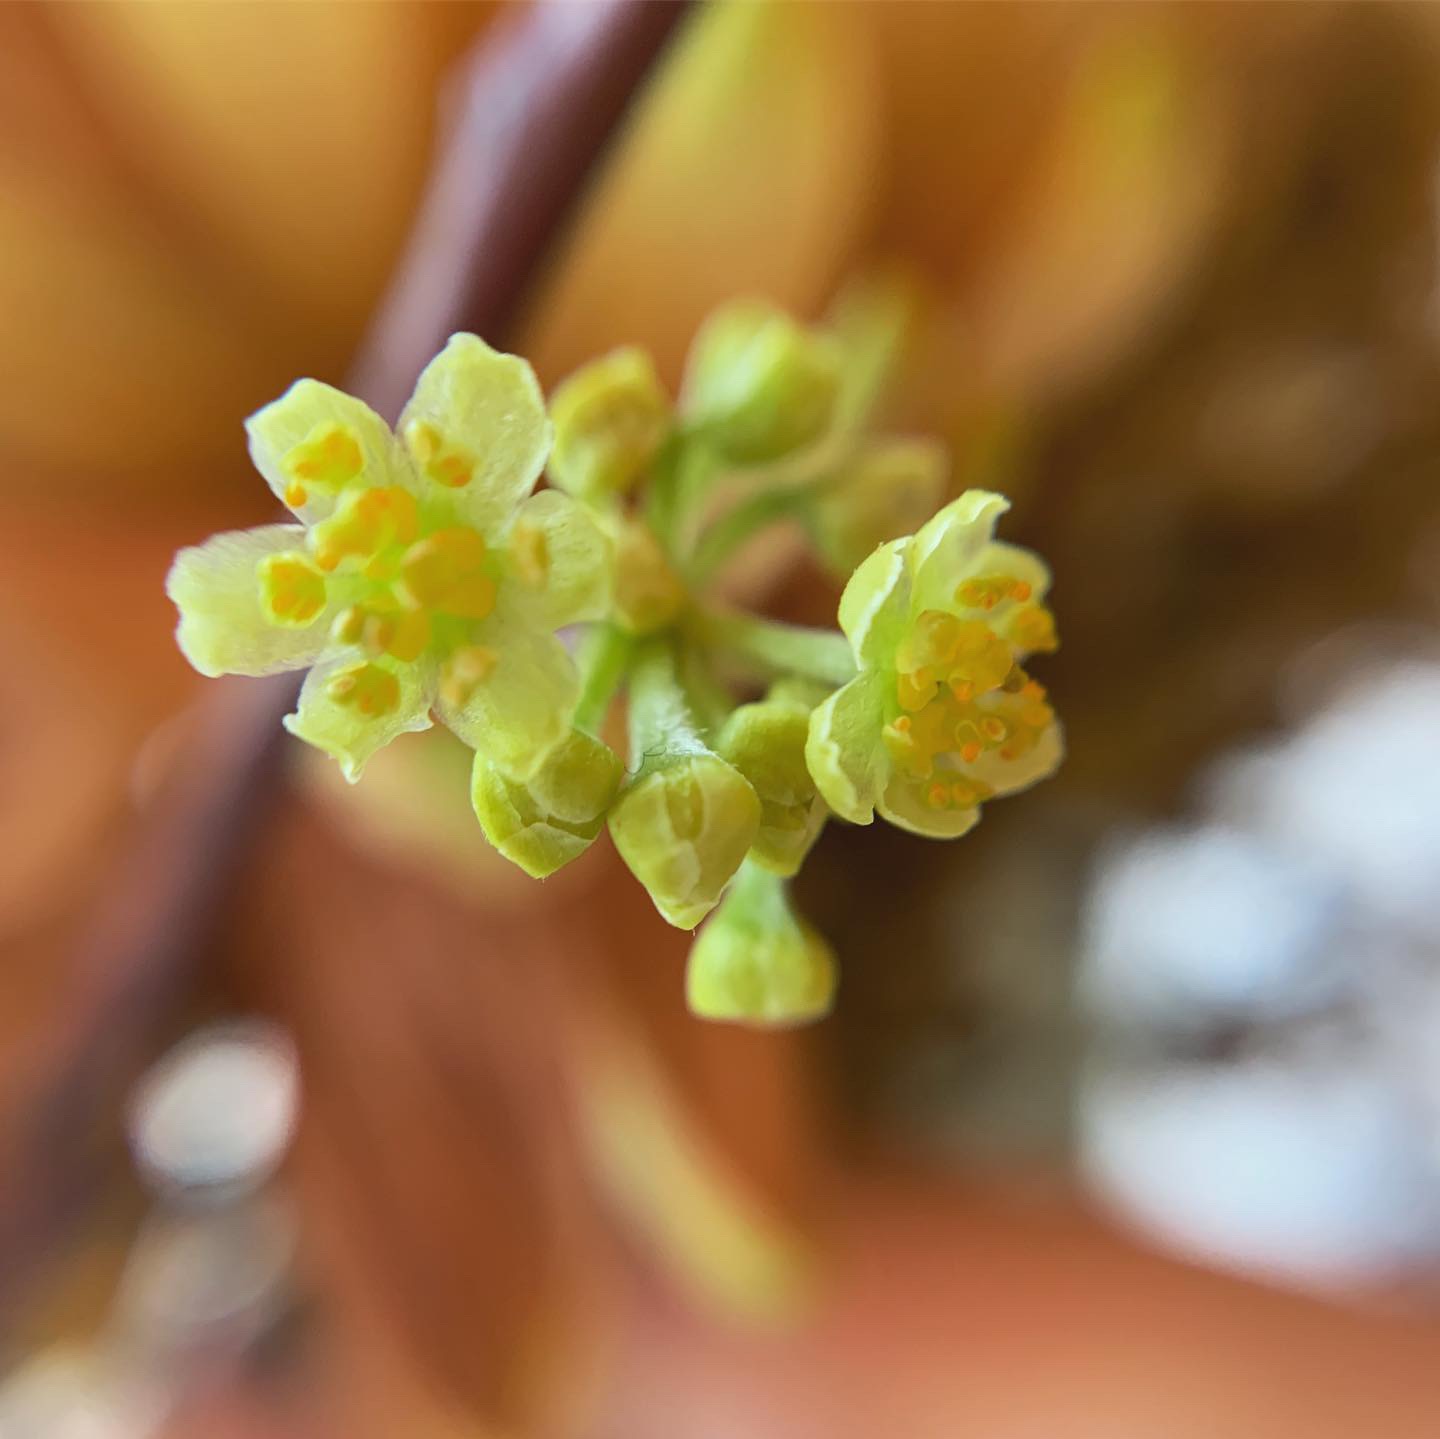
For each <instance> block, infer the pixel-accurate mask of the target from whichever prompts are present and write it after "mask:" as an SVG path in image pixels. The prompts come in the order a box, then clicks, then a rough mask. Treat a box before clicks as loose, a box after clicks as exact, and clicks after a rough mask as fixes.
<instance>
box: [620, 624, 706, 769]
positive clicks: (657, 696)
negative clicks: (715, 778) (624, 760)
mask: <svg viewBox="0 0 1440 1439" xmlns="http://www.w3.org/2000/svg"><path fill="white" fill-rule="evenodd" d="M629 724H630V765H631V768H632V769H639V770H641V771H644V770H647V769H650V768H652V767H653V764H654V762H655V761H657V760H659V759H662V758H665V757H667V756H670V755H677V754H704V753H707V752H708V749H709V747H708V746H707V745H706V743H705V741H704V738H703V737H702V736H701V733H700V727H699V725H698V724H697V723H696V720H695V714H694V711H693V710H692V709H691V707H690V701H689V698H688V696H687V695H686V693H685V687H684V684H683V683H682V682H681V679H680V672H679V668H678V664H677V657H676V653H675V646H674V644H673V643H672V642H671V641H669V640H666V639H663V638H656V639H647V640H642V641H640V643H639V644H638V645H636V647H635V659H634V663H633V664H632V665H631V667H630V707H629Z"/></svg>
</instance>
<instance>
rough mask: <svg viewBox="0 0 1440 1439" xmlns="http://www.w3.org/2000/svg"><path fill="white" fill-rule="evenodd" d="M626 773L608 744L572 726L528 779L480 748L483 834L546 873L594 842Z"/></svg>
mask: <svg viewBox="0 0 1440 1439" xmlns="http://www.w3.org/2000/svg"><path fill="white" fill-rule="evenodd" d="M624 773H625V767H624V765H623V764H622V763H621V762H620V757H619V756H618V755H617V754H616V753H615V752H614V751H613V750H612V749H610V747H609V746H608V745H605V744H602V743H601V741H599V740H598V739H594V738H592V737H591V736H590V735H588V734H585V733H583V732H582V731H580V730H572V731H571V732H570V735H569V737H568V738H567V739H564V740H562V741H561V742H560V743H559V744H558V745H557V746H556V747H555V748H554V749H553V750H552V751H551V752H550V753H549V754H548V755H547V756H546V758H545V760H544V761H543V762H542V763H541V765H540V768H539V769H538V770H537V771H536V772H535V773H534V774H533V775H532V776H531V777H530V778H529V779H528V780H515V779H512V778H511V777H510V776H508V775H507V774H505V773H504V772H503V771H502V770H500V769H499V768H497V767H496V766H495V765H494V764H492V763H491V762H490V761H489V760H488V759H486V758H485V756H484V755H482V754H477V755H476V756H475V768H474V770H473V771H472V775H471V786H470V798H471V803H472V804H473V805H474V807H475V816H476V818H477V819H478V820H479V821H480V827H481V828H482V829H483V830H484V831H485V837H486V839H488V840H489V841H490V843H491V844H493V845H494V846H495V848H496V849H498V850H499V851H500V853H501V854H503V855H504V856H505V858H506V859H508V860H511V861H512V862H513V863H515V864H518V865H519V866H520V868H521V869H523V870H524V871H525V873H526V874H528V875H531V876H533V877H534V878H535V879H544V878H545V877H546V876H547V875H551V874H554V873H555V871H556V870H557V869H559V868H560V867H561V866H562V865H566V864H569V863H570V861H571V860H572V859H575V858H577V857H578V856H579V855H581V854H583V853H584V852H585V851H586V850H587V849H588V848H589V847H590V845H591V844H592V843H594V841H595V839H596V838H597V836H598V835H599V833H600V831H601V829H602V828H603V827H604V824H605V812H606V811H607V810H608V809H609V807H610V802H611V800H613V799H614V797H615V792H616V790H617V789H619V787H620V781H621V779H622V778H623V777H624Z"/></svg>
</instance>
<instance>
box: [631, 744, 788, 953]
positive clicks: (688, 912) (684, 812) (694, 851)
mask: <svg viewBox="0 0 1440 1439" xmlns="http://www.w3.org/2000/svg"><path fill="white" fill-rule="evenodd" d="M759 825H760V801H759V800H758V799H757V798H756V796H755V791H754V790H753V789H751V787H750V785H749V783H748V782H747V781H746V780H745V778H744V777H743V776H742V775H741V774H740V773H739V771H738V770H736V769H735V768H734V767H733V766H732V765H729V764H727V763H726V762H725V761H724V760H723V759H721V758H719V756H717V755H714V754H711V753H709V752H708V751H701V752H699V753H696V754H679V755H667V756H665V757H663V758H661V759H660V760H658V761H657V762H656V763H655V764H654V765H653V766H652V767H650V768H649V769H648V770H642V771H641V774H640V775H639V777H638V778H637V779H636V780H634V781H633V782H632V783H631V784H630V786H629V787H628V788H627V789H625V790H624V791H623V792H622V793H621V795H620V798H619V799H617V800H616V801H615V805H614V807H613V808H612V809H611V811H610V837H611V838H612V839H613V840H614V841H615V848H616V849H617V850H619V852H620V857H621V859H623V860H624V861H625V863H626V864H627V865H628V866H629V867H630V872H631V873H632V874H633V875H634V876H635V878H636V879H638V880H639V881H640V883H641V884H643V885H644V886H645V888H646V889H647V890H648V891H649V892H650V898H651V899H653V900H654V901H655V908H656V909H658V910H659V911H660V913H661V914H662V915H664V916H665V918H666V919H667V920H668V921H669V922H670V923H671V924H673V925H674V926H675V927H676V928H677V929H694V928H695V926H696V925H697V924H699V923H700V921H701V920H702V919H704V918H705V916H706V915H707V914H709V913H710V911H711V910H712V909H713V908H714V907H715V905H716V904H717V903H718V901H719V899H720V896H721V894H722V893H723V892H724V889H725V886H726V885H727V884H729V882H730V880H731V878H732V877H733V876H734V874H735V871H736V870H737V869H739V867H740V862H741V861H742V860H743V859H744V858H745V853H746V851H747V850H748V849H749V848H750V846H751V844H752V843H753V842H754V839H755V834H756V831H757V829H758V828H759Z"/></svg>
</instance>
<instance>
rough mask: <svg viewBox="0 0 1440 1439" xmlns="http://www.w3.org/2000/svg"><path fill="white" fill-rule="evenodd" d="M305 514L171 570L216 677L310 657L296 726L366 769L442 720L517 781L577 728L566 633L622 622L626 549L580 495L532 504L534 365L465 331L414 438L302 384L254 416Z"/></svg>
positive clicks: (422, 390) (431, 376) (448, 352)
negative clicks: (583, 623) (608, 616)
mask: <svg viewBox="0 0 1440 1439" xmlns="http://www.w3.org/2000/svg"><path fill="white" fill-rule="evenodd" d="M246 429H247V431H248V433H249V437H250V454H251V456H252V458H253V459H254V462H255V466H256V468H257V469H258V470H259V471H260V473H261V474H262V475H264V477H265V479H266V480H267V481H268V482H269V484H270V487H271V488H272V489H273V490H274V491H275V493H276V495H277V496H279V498H280V499H281V501H282V502H283V503H284V504H285V505H286V506H287V507H288V508H289V509H290V510H291V511H292V512H293V514H294V515H295V517H296V519H297V520H298V521H299V523H298V524H277V525H266V526H263V527H261V528H259V529H254V530H245V531H239V532H234V533H230V534H222V535H217V536H215V537H214V538H213V539H211V540H209V541H208V542H207V543H205V544H203V545H199V546H197V547H195V548H192V549H186V550H182V551H181V552H180V554H179V555H178V556H177V557H176V560H175V564H174V566H173V567H172V569H171V571H170V575H169V578H168V580H167V585H166V588H167V591H168V593H169V595H170V597H171V599H173V600H174V602H175V604H176V605H177V607H178V608H179V611H180V624H179V628H178V630H177V637H178V640H179V643H180V647H181V649H182V650H183V651H184V652H185V655H186V657H187V658H188V659H189V661H190V663H191V664H193V665H194V666H195V668H196V669H198V670H199V671H200V672H201V673H202V674H207V675H219V674H243V675H262V674H270V673H274V672H276V671H280V670H295V669H306V668H308V669H309V671H310V673H309V674H308V675H307V677H306V679H305V683H304V686H303V688H302V690H301V693H300V702H299V705H298V706H297V708H296V711H295V713H294V714H292V715H289V716H287V717H286V720H285V724H286V727H287V728H288V729H289V730H290V731H291V733H292V734H295V735H298V736H299V737H300V738H301V739H304V740H307V741H309V742H310V743H311V744H314V745H316V746H318V747H319V748H320V749H322V750H325V751H326V752H327V753H329V754H331V755H333V756H334V757H335V758H336V759H338V760H339V761H340V763H341V766H342V767H343V769H344V771H345V775H346V777H347V778H348V779H350V780H354V779H356V778H358V777H359V774H360V771H361V769H362V768H363V766H364V764H365V761H366V760H367V759H368V758H369V757H370V755H372V754H373V753H374V752H375V751H376V750H377V749H379V748H380V747H381V746H382V745H384V744H386V743H388V742H389V741H390V740H391V739H393V738H395V736H397V735H399V734H402V733H404V732H406V731H410V730H423V729H427V728H428V727H429V726H430V723H431V712H432V710H433V711H434V713H435V714H437V715H438V716H439V718H440V719H441V720H442V721H443V722H444V723H445V724H446V725H448V726H449V727H450V728H451V729H452V730H454V731H455V733H456V734H457V735H459V736H460V738H461V739H463V740H464V741H465V742H466V743H467V744H469V745H470V746H471V747H472V748H473V749H475V750H476V751H477V752H479V753H482V754H484V755H485V756H486V757H487V759H488V760H490V761H491V762H492V763H493V764H495V765H498V766H499V767H500V768H502V769H503V770H505V771H506V772H507V773H509V774H511V775H513V776H515V777H516V778H517V779H524V778H526V777H528V775H530V774H531V773H533V772H534V770H535V769H536V768H537V767H538V766H539V764H540V763H541V762H542V761H543V760H544V758H545V756H546V755H547V754H548V753H549V751H550V750H552V749H553V748H554V747H555V746H556V745H557V744H559V743H560V742H561V741H562V740H564V739H565V738H566V737H567V736H568V735H569V734H570V717H571V714H572V712H573V710H574V708H575V703H576V700H577V698H578V695H579V692H580V681H579V676H578V674H577V671H576V668H575V665H574V663H573V661H572V660H571V657H570V655H569V653H568V651H567V650H566V648H565V646H564V645H563V644H562V643H561V641H560V640H559V639H558V638H557V637H556V634H555V632H556V630H558V629H560V628H561V627H563V626H565V625H568V624H571V623H574V622H576V621H579V620H585V619H596V618H600V617H601V616H602V615H604V614H605V612H606V610H607V607H608V604H609V596H610V585H611V579H610V542H609V540H608V539H607V538H606V537H605V536H604V535H603V534H602V532H601V531H600V529H599V528H598V527H597V526H596V524H595V523H594V521H593V520H592V518H591V517H590V515H589V514H588V513H587V512H586V511H585V510H584V508H583V507H582V506H581V505H579V504H578V503H577V502H576V501H574V500H573V499H571V498H570V496H568V495H565V494H561V493H559V492H558V491H554V490H542V491H541V492H540V493H538V494H532V493H531V491H532V490H533V489H534V486H535V482H536V480H537V479H538V478H539V476H540V473H541V471H542V470H543V468H544V466H545V460H546V456H547V454H548V452H549V449H550V438H551V432H550V423H549V421H548V420H547V418H546V415H545V406H544V402H543V400H542V398H541V395H540V389H539V386H538V385H537V384H536V382H535V376H534V374H533V372H532V371H531V369H530V366H529V365H528V364H526V363H525V362H524V361H523V360H521V359H519V358H517V357H516V356H513V355H502V354H498V353H497V352H496V351H494V350H492V349H491V348H490V347H489V346H488V345H486V344H485V343H484V342H483V341H481V340H479V339H477V338H476V337H475V336H474V335H455V336H453V337H452V338H451V340H450V342H449V344H448V345H447V346H446V347H445V349H444V350H443V351H442V352H441V353H440V354H439V355H438V356H437V357H436V358H435V359H434V360H433V361H431V363H430V364H429V365H428V366H427V367H426V369H425V371H424V373H423V374H422V375H421V376H420V379H419V381H418V383H417V384H416V387H415V392H414V394H413V395H412V396H411V398H410V401H409V403H408V404H407V405H406V407H405V410H404V413H403V414H402V415H401V417H400V423H399V425H398V427H397V429H396V431H395V432H394V433H392V432H391V430H390V428H389V426H388V425H386V424H385V422H384V421H383V420H382V419H381V418H380V417H379V416H378V415H377V414H375V413H374V411H372V410H371V409H370V408H369V407H368V406H367V405H365V404H364V403H362V402H361V401H360V400H357V399H354V398H352V397H351V396H349V395H347V394H344V393H343V392H342V391H340V390H336V389H334V388H332V387H331V386H329V385H325V384H321V383H320V382H318V381H316V380H300V381H298V382H297V383H296V384H294V385H292V386H291V387H290V389H289V390H288V391H287V392H286V393H285V394H284V395H283V396H282V397H281V398H280V399H278V400H276V401H275V402H274V403H273V404H270V405H267V406H266V407H265V408H264V409H262V410H260V411H259V412H258V413H256V414H254V415H252V416H251V417H250V419H249V420H248V421H247V423H246Z"/></svg>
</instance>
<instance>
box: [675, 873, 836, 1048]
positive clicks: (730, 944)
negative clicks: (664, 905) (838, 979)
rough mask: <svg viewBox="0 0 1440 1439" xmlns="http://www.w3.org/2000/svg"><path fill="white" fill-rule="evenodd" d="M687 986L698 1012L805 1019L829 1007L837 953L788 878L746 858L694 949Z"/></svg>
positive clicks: (763, 1019)
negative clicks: (792, 897)
mask: <svg viewBox="0 0 1440 1439" xmlns="http://www.w3.org/2000/svg"><path fill="white" fill-rule="evenodd" d="M685 993H686V998H687V1000H688V1002H689V1005H690V1010H691V1013H693V1014H695V1015H698V1016H699V1017H700V1018H701V1019H728V1020H735V1021H737V1022H738V1023H741V1024H758V1025H778V1024H800V1023H803V1022H805V1021H806V1020H811V1019H818V1018H820V1016H822V1015H824V1014H826V1013H827V1012H828V1011H829V1009H830V1005H831V1002H832V1001H833V999H834V995H835V960H834V956H833V955H832V953H831V951H830V946H829V945H828V944H826V943H825V941H824V939H822V938H821V936H820V935H819V934H818V933H817V932H816V931H815V930H814V929H812V928H811V926H810V925H808V924H806V923H805V922H804V921H803V920H802V919H800V918H799V916H797V915H796V913H795V911H794V909H792V908H791V906H790V901H789V897H788V895H787V894H786V887H785V882H784V880H782V879H780V878H779V877H778V876H777V875H774V874H771V873H769V872H768V871H766V870H763V869H760V868H758V867H757V866H756V865H754V864H746V865H745V866H744V867H743V868H742V869H741V871H740V873H739V874H738V875H737V876H736V879H735V883H734V884H733V885H732V886H731V888H730V891H729V893H728V894H727V895H726V896H725V899H724V902H723V903H722V904H721V906H720V908H719V909H718V910H716V912H715V914H714V916H713V917H712V918H711V920H710V922H709V923H708V924H707V925H706V926H705V928H704V929H702V930H701V931H700V936H699V938H698V939H697V940H696V941H695V944H694V946H693V947H692V948H691V950H690V961H689V965H688V967H687V969H686V974H685Z"/></svg>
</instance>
